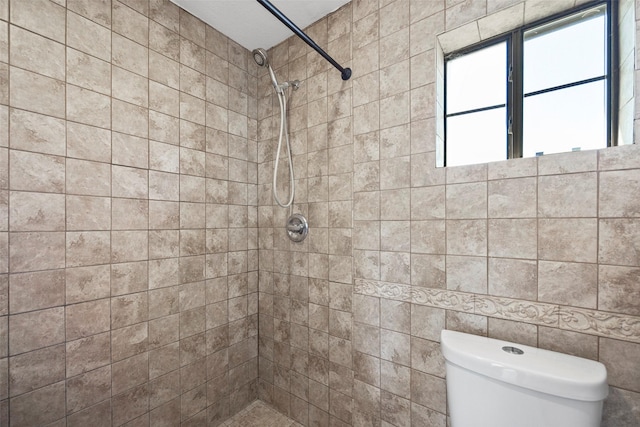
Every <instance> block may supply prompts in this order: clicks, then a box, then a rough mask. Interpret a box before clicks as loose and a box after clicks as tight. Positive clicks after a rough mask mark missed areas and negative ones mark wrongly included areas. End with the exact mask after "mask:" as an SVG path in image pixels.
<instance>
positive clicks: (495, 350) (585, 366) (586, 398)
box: [441, 330, 609, 427]
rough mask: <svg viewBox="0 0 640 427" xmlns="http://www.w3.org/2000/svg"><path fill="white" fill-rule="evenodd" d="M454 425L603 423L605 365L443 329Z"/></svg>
mask: <svg viewBox="0 0 640 427" xmlns="http://www.w3.org/2000/svg"><path fill="white" fill-rule="evenodd" d="M441 348H442V354H443V356H444V358H445V361H446V372H447V377H446V382H447V404H448V407H449V415H450V416H451V427H513V426H518V427H599V426H600V421H601V418H602V403H603V401H604V399H605V398H606V397H607V395H608V393H609V387H608V385H607V371H606V368H605V367H604V365H603V364H602V363H599V362H596V361H593V360H588V359H583V358H580V357H575V356H570V355H568V354H563V353H557V352H553V351H548V350H542V349H539V348H535V347H529V346H525V345H520V344H514V343H511V342H507V341H501V340H496V339H491V338H485V337H480V336H476V335H469V334H464V333H461V332H454V331H447V330H443V331H442V334H441Z"/></svg>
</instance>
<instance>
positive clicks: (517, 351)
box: [502, 345, 524, 355]
mask: <svg viewBox="0 0 640 427" xmlns="http://www.w3.org/2000/svg"><path fill="white" fill-rule="evenodd" d="M502 351H506V352H507V353H510V354H517V355H520V354H524V351H522V350H520V349H519V348H518V347H511V346H508V345H505V346H504V347H502Z"/></svg>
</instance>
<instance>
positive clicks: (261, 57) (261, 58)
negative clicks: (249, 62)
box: [252, 48, 269, 67]
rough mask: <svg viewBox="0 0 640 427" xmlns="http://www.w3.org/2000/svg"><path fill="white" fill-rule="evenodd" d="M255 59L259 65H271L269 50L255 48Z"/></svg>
mask: <svg viewBox="0 0 640 427" xmlns="http://www.w3.org/2000/svg"><path fill="white" fill-rule="evenodd" d="M252 53H253V60H254V61H256V64H258V66H259V67H267V66H269V59H268V58H267V52H266V51H265V50H264V49H262V48H258V49H254V50H253V52H252Z"/></svg>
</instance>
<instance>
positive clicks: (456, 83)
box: [446, 42, 507, 114]
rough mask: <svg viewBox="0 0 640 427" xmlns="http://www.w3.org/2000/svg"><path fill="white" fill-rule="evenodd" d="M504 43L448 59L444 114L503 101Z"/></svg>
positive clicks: (505, 87) (502, 102)
mask: <svg viewBox="0 0 640 427" xmlns="http://www.w3.org/2000/svg"><path fill="white" fill-rule="evenodd" d="M506 70H507V43H506V42H502V43H498V44H496V45H493V46H490V47H487V48H485V49H481V50H477V51H475V52H472V53H469V54H466V55H463V56H460V57H458V58H454V59H450V60H449V61H447V88H446V90H447V114H454V113H459V112H462V111H468V110H474V109H477V108H484V107H489V106H494V105H501V104H505V103H506V101H505V100H506V98H507V83H506V73H507V71H506Z"/></svg>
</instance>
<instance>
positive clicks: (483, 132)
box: [446, 107, 507, 166]
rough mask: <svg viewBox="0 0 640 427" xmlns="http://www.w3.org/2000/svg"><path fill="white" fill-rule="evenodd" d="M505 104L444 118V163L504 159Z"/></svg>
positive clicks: (505, 149) (453, 163) (454, 164)
mask: <svg viewBox="0 0 640 427" xmlns="http://www.w3.org/2000/svg"><path fill="white" fill-rule="evenodd" d="M506 120H507V117H506V108H505V107H502V108H495V109H492V110H487V111H480V112H477V113H470V114H461V115H459V116H453V117H450V118H448V119H447V159H446V162H447V166H459V165H470V164H474V163H486V162H493V161H497V160H504V159H506V157H507V143H506V142H507V137H506V134H505V126H506V124H505V123H506Z"/></svg>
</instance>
